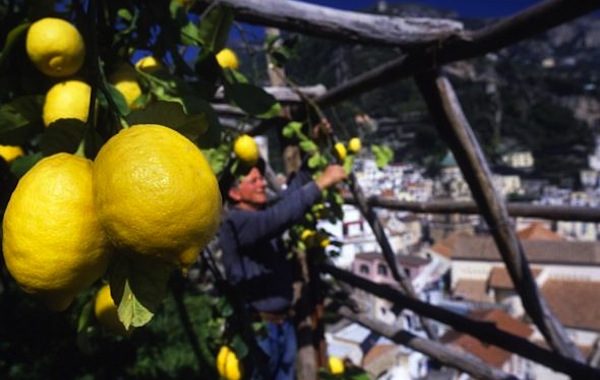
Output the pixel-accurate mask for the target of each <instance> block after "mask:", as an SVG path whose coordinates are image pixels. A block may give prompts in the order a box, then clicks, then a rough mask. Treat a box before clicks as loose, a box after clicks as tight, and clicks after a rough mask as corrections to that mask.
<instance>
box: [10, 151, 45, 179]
mask: <svg viewBox="0 0 600 380" xmlns="http://www.w3.org/2000/svg"><path fill="white" fill-rule="evenodd" d="M42 158H44V155H43V154H42V153H41V152H38V153H35V154H29V155H26V156H21V157H17V158H16V159H15V160H14V161H13V162H11V164H10V171H11V172H12V173H13V174H14V175H15V176H16V177H17V178H21V177H22V176H23V175H24V174H25V173H27V171H28V170H29V169H31V168H32V167H33V165H35V164H36V163H37V162H38V161H39V160H41V159H42Z"/></svg>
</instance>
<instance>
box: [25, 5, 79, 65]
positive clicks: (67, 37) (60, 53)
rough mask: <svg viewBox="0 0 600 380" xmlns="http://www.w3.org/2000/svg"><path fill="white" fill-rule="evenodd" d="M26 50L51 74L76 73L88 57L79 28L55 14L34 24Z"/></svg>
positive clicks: (28, 34)
mask: <svg viewBox="0 0 600 380" xmlns="http://www.w3.org/2000/svg"><path fill="white" fill-rule="evenodd" d="M25 49H26V50H27V55H28V56H29V59H30V60H31V62H33V64H34V65H35V66H36V67H37V68H38V69H39V70H40V71H41V72H43V73H44V74H46V75H48V76H51V77H66V76H69V75H73V74H75V73H76V72H77V71H79V69H80V68H81V66H82V65H83V61H84V58H85V44H84V42H83V37H81V34H80V33H79V31H78V30H77V28H76V27H75V26H73V25H72V24H71V23H69V22H68V21H65V20H63V19H60V18H54V17H46V18H42V19H40V20H37V21H36V22H34V23H33V24H31V26H30V27H29V30H28V31H27V37H26V40H25Z"/></svg>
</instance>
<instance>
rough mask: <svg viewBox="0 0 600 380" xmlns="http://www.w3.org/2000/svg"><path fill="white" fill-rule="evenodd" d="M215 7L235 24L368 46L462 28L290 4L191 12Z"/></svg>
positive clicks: (230, 0) (262, 1)
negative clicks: (229, 11) (230, 13)
mask: <svg viewBox="0 0 600 380" xmlns="http://www.w3.org/2000/svg"><path fill="white" fill-rule="evenodd" d="M215 3H219V4H223V5H226V6H228V7H230V8H232V9H233V10H234V12H235V18H236V20H238V21H242V22H247V23H250V24H256V25H266V26H272V27H276V28H281V29H285V30H288V31H291V32H299V33H302V34H306V35H312V36H316V37H326V38H332V39H336V40H338V41H342V42H351V43H362V44H369V45H371V46H375V45H378V46H400V45H401V46H410V45H413V44H421V43H426V42H432V41H435V40H439V39H441V38H445V37H447V36H448V35H451V34H453V33H457V32H459V31H461V30H462V28H463V25H462V23H460V22H458V21H456V20H446V19H436V18H425V17H404V18H403V17H393V16H387V15H375V14H368V13H360V12H350V11H342V10H337V9H333V8H328V7H323V6H319V5H313V4H308V3H304V2H301V1H292V0H288V1H280V0H218V1H215V0H198V1H197V6H196V7H194V8H193V9H192V11H193V12H199V11H202V10H203V9H205V8H206V7H207V6H209V5H210V4H215Z"/></svg>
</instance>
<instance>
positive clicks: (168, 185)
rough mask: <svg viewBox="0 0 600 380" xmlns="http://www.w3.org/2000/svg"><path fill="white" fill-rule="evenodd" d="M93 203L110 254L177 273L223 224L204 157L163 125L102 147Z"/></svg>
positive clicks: (122, 135) (125, 133) (132, 131)
mask: <svg viewBox="0 0 600 380" xmlns="http://www.w3.org/2000/svg"><path fill="white" fill-rule="evenodd" d="M94 200H95V204H96V207H97V209H98V216H99V218H100V221H101V223H102V225H103V226H104V227H105V230H106V231H107V233H108V235H109V238H110V239H111V241H112V242H113V244H114V245H115V246H117V247H118V248H124V249H126V250H129V251H133V252H135V253H136V254H138V255H139V256H140V257H143V258H159V259H161V260H163V261H166V262H168V263H171V264H173V265H175V266H179V267H182V268H183V269H187V268H188V267H189V266H190V265H191V264H192V263H193V262H194V261H195V260H196V259H197V257H198V254H199V253H200V251H201V250H202V249H203V248H204V246H205V245H206V244H207V243H208V242H209V241H210V239H212V238H213V236H214V235H215V233H216V231H217V228H218V226H219V222H220V220H221V192H220V191H219V185H218V181H217V178H216V176H215V174H214V172H213V171H212V169H211V167H210V165H209V163H208V161H207V160H206V158H205V157H204V155H203V153H202V151H201V150H200V149H199V148H198V147H197V146H196V145H194V144H193V143H192V142H191V141H190V140H189V139H187V138H186V137H185V136H183V135H181V134H180V133H178V132H177V131H175V130H173V129H171V128H167V127H165V126H162V125H153V124H139V125H134V126H131V127H129V128H127V129H124V130H121V131H120V132H119V133H117V134H116V135H115V136H113V137H111V138H110V139H109V140H108V141H107V142H106V143H105V144H104V145H103V146H102V148H101V149H100V151H99V152H98V155H97V156H96V159H95V162H94Z"/></svg>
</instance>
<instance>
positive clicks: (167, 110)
mask: <svg viewBox="0 0 600 380" xmlns="http://www.w3.org/2000/svg"><path fill="white" fill-rule="evenodd" d="M174 100H175V99H174ZM179 101H180V102H181V103H185V102H184V101H182V100H181V99H179ZM180 102H175V101H172V102H167V101H159V102H155V103H152V104H150V105H148V107H146V108H144V109H139V110H134V111H132V112H131V113H130V114H129V115H127V117H126V118H125V119H126V120H127V123H128V124H129V125H136V124H160V125H164V126H166V127H169V128H172V129H174V130H176V131H178V132H180V133H182V134H183V135H185V136H188V138H192V139H194V138H197V137H198V136H199V135H201V134H203V133H205V132H206V131H207V129H208V128H209V123H210V121H211V120H210V118H211V117H212V116H210V115H208V108H205V109H204V110H203V111H199V112H197V113H193V114H186V112H185V110H184V107H183V106H182V104H181V103H180ZM200 103H201V101H200V100H196V102H195V104H194V105H192V103H191V101H190V103H189V106H190V107H191V108H193V109H192V111H194V110H200V109H201V108H202V107H201V106H200ZM213 119H214V118H213Z"/></svg>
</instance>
